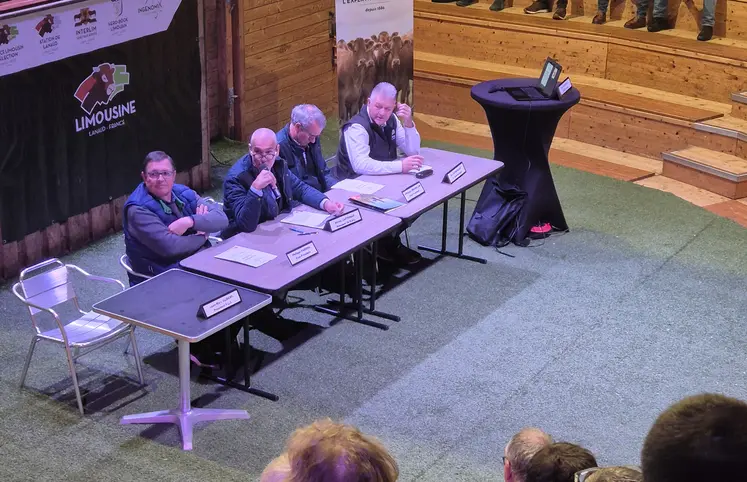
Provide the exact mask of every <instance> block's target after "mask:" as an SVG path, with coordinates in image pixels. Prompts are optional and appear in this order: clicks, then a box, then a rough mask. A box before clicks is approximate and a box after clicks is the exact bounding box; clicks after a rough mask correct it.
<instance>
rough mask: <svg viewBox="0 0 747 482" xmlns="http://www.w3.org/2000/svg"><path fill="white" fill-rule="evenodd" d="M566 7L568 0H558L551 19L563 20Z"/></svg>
mask: <svg viewBox="0 0 747 482" xmlns="http://www.w3.org/2000/svg"><path fill="white" fill-rule="evenodd" d="M567 9H568V0H558V4H557V7H556V8H555V13H554V14H553V15H552V18H553V20H565V17H566V14H567V13H566V11H567Z"/></svg>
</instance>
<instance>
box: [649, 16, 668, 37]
mask: <svg viewBox="0 0 747 482" xmlns="http://www.w3.org/2000/svg"><path fill="white" fill-rule="evenodd" d="M670 28H672V27H670V26H669V19H668V18H666V17H654V18H652V19H651V23H650V24H648V31H649V32H652V33H655V32H661V31H662V30H668V29H670Z"/></svg>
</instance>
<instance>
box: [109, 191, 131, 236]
mask: <svg viewBox="0 0 747 482" xmlns="http://www.w3.org/2000/svg"><path fill="white" fill-rule="evenodd" d="M125 201H127V196H120V197H118V198H116V199H114V200H113V201H112V202H111V203H109V205H110V207H111V210H112V219H113V223H114V229H115V230H116V231H119V230H120V229H122V211H123V208H124V203H125Z"/></svg>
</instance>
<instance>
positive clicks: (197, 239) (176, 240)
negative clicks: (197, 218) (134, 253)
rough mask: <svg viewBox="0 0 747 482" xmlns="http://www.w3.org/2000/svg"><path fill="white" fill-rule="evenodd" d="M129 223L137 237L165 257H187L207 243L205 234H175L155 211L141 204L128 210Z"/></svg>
mask: <svg viewBox="0 0 747 482" xmlns="http://www.w3.org/2000/svg"><path fill="white" fill-rule="evenodd" d="M127 223H128V226H129V229H130V234H132V236H134V237H135V239H137V240H138V241H140V242H141V243H143V244H144V245H145V246H146V247H147V248H148V249H150V250H151V251H153V252H154V253H156V254H157V255H158V256H161V257H163V258H185V257H187V256H189V255H191V254H193V253H194V252H195V251H197V250H198V249H200V247H201V246H202V245H203V244H205V239H206V237H205V236H203V235H201V234H191V235H187V236H179V235H177V234H174V233H172V232H171V231H169V227H168V226H166V225H165V224H164V223H163V221H161V219H160V218H159V217H158V216H157V215H156V214H155V213H153V212H151V211H149V210H147V209H145V208H141V207H139V206H133V207H131V208H130V209H129V210H128V211H127Z"/></svg>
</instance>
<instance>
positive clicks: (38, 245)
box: [19, 231, 46, 266]
mask: <svg viewBox="0 0 747 482" xmlns="http://www.w3.org/2000/svg"><path fill="white" fill-rule="evenodd" d="M19 245H20V246H19V248H20V249H21V251H22V252H23V265H24V266H31V265H33V264H35V263H38V262H39V261H41V260H42V258H44V257H45V256H46V252H45V251H46V250H45V249H44V234H43V232H42V231H37V232H35V233H31V234H28V235H26V236H25V237H24V238H23V241H21V242H20V243H19Z"/></svg>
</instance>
